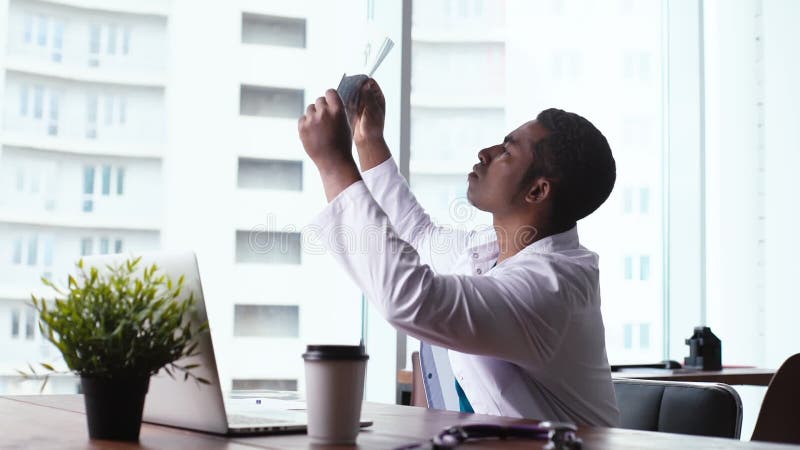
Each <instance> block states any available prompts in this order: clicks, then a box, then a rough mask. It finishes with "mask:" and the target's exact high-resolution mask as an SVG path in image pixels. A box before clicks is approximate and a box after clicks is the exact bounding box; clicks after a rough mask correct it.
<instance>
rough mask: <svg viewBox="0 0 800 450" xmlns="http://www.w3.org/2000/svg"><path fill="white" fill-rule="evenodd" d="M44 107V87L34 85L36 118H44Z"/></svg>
mask: <svg viewBox="0 0 800 450" xmlns="http://www.w3.org/2000/svg"><path fill="white" fill-rule="evenodd" d="M43 109H44V88H43V87H41V86H34V87H33V117H34V118H36V119H41V118H42V110H43Z"/></svg>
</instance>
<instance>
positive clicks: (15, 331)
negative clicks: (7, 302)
mask: <svg viewBox="0 0 800 450" xmlns="http://www.w3.org/2000/svg"><path fill="white" fill-rule="evenodd" d="M11 337H12V338H15V337H19V310H18V309H16V308H14V309H12V310H11Z"/></svg>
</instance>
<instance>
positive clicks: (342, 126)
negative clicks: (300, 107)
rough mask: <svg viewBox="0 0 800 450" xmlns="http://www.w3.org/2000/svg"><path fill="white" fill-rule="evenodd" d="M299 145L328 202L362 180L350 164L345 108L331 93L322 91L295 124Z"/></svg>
mask: <svg viewBox="0 0 800 450" xmlns="http://www.w3.org/2000/svg"><path fill="white" fill-rule="evenodd" d="M297 130H298V132H299V134H300V141H301V142H302V143H303V148H305V150H306V153H307V154H308V156H309V157H310V158H311V160H312V161H313V162H314V164H315V165H316V166H317V169H319V173H320V176H321V178H322V185H323V187H324V188H325V195H326V196H327V197H328V201H331V200H333V198H334V197H336V196H337V195H339V193H340V192H341V191H343V190H344V189H345V188H347V187H348V186H350V185H351V184H353V183H355V182H356V181H358V180H360V179H361V175H359V173H358V168H357V167H356V163H355V161H353V154H352V150H351V149H352V143H351V142H352V141H351V137H350V129H349V127H348V126H347V117H346V115H345V113H344V105H342V100H341V99H340V98H339V94H337V93H336V91H335V90H333V89H328V90H327V91H325V96H324V97H320V98H318V99H317V101H316V102H314V103H313V104H311V105H308V108H306V114H305V115H304V116H303V117H300V119H299V120H298V121H297Z"/></svg>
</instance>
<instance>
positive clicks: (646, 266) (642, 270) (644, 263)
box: [639, 255, 650, 281]
mask: <svg viewBox="0 0 800 450" xmlns="http://www.w3.org/2000/svg"><path fill="white" fill-rule="evenodd" d="M639 279H640V280H642V281H647V280H649V279H650V257H649V256H647V255H644V256H640V257H639Z"/></svg>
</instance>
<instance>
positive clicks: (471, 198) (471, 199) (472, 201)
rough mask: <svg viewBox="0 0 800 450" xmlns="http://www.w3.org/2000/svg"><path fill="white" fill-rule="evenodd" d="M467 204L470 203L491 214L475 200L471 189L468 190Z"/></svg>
mask: <svg viewBox="0 0 800 450" xmlns="http://www.w3.org/2000/svg"><path fill="white" fill-rule="evenodd" d="M467 202H469V204H470V205H472V206H474V207H476V208H478V209H479V210H481V211H485V212H489V211H488V210H486V208H484V207H482V206H481V203H480V201H476V200H475V198H474V196H473V194H472V191H471V190H470V189H467Z"/></svg>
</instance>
